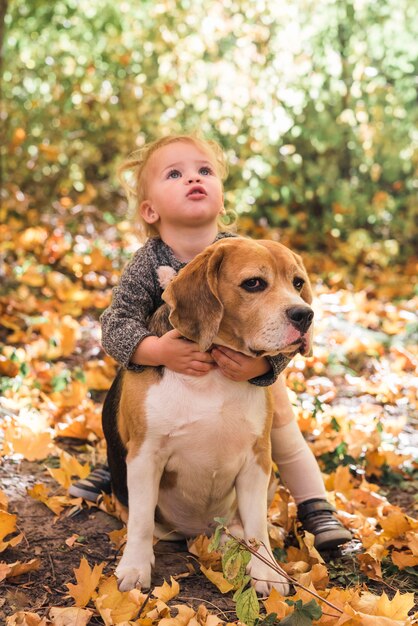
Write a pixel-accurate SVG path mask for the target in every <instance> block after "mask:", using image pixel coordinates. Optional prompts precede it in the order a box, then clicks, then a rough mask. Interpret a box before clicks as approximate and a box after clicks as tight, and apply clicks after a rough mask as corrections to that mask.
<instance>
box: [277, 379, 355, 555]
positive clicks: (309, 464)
mask: <svg viewBox="0 0 418 626" xmlns="http://www.w3.org/2000/svg"><path fill="white" fill-rule="evenodd" d="M271 390H272V394H273V402H274V417H273V427H272V431H271V444H272V456H273V460H274V462H275V463H276V464H277V467H278V469H279V472H280V477H281V479H282V481H283V483H284V484H285V485H286V487H287V488H288V489H289V491H290V493H291V494H292V496H293V498H294V500H295V502H296V504H297V505H298V518H299V520H300V521H301V522H302V525H303V528H304V529H305V530H307V531H308V532H311V533H313V534H314V535H315V547H316V548H317V549H318V550H329V549H332V548H336V547H337V546H339V545H341V544H343V543H345V542H347V541H350V539H351V538H352V537H351V533H350V532H349V531H348V530H347V529H346V528H344V526H343V525H342V524H341V523H340V522H339V520H338V519H337V518H336V517H335V515H334V508H333V507H332V506H331V505H330V504H329V503H328V502H327V495H326V490H325V486H324V481H323V480H322V475H321V471H320V469H319V466H318V463H317V462H316V459H315V456H314V454H313V453H312V451H311V449H310V448H309V446H308V444H307V443H306V441H305V439H304V437H303V435H302V433H301V431H300V429H299V427H298V425H297V423H296V420H295V416H294V413H293V409H292V405H291V404H290V401H289V397H288V395H287V389H286V385H285V383H284V380H283V378H282V377H281V376H280V377H279V378H278V380H277V381H276V382H275V383H274V385H273V386H272V388H271Z"/></svg>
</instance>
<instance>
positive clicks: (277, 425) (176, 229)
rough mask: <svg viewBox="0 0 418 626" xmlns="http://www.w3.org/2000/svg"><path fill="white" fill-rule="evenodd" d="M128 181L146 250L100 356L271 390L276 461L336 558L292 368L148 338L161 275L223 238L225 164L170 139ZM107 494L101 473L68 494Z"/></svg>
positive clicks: (332, 524) (206, 147) (336, 528)
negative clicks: (286, 377)
mask: <svg viewBox="0 0 418 626" xmlns="http://www.w3.org/2000/svg"><path fill="white" fill-rule="evenodd" d="M126 171H131V172H132V173H133V174H134V180H135V183H134V186H133V187H132V186H131V187H130V186H128V185H125V186H126V187H127V189H128V193H130V194H133V195H134V196H135V202H136V208H137V212H138V219H139V222H140V225H141V227H142V230H143V233H144V235H145V238H146V242H145V244H144V245H143V247H142V248H140V249H139V250H138V251H137V252H136V254H135V255H134V257H133V259H132V261H131V262H130V263H129V264H128V265H127V267H126V268H125V270H124V272H123V274H122V277H121V280H120V283H119V285H118V286H117V287H115V289H114V290H113V297H112V303H111V305H110V307H109V308H108V309H107V310H106V311H105V312H104V313H103V315H102V317H101V322H102V342H103V347H104V349H105V350H106V352H107V353H108V354H110V355H111V356H112V357H113V358H114V359H115V360H116V361H117V362H118V363H119V364H120V365H121V366H123V367H125V368H128V369H132V370H136V371H141V370H142V369H143V368H144V367H146V366H154V367H156V366H165V367H168V368H170V369H171V370H173V371H175V372H180V373H183V374H188V375H191V376H204V375H205V374H207V372H209V371H210V370H211V369H212V368H215V367H217V368H219V369H220V370H221V372H222V374H223V375H224V376H226V377H227V378H230V379H232V380H235V381H244V380H248V381H249V382H250V383H252V384H254V385H272V393H273V398H274V406H275V410H274V420H273V428H272V433H271V442H272V456H273V460H274V461H275V463H276V464H277V466H278V468H279V472H280V477H281V479H282V480H283V482H284V483H285V485H286V486H287V487H288V489H289V490H290V492H291V494H292V496H293V497H294V499H295V501H296V504H297V507H298V518H299V520H300V521H301V523H302V525H303V528H304V529H305V530H307V531H309V532H311V533H313V534H314V536H315V547H316V548H317V549H318V550H320V551H322V550H329V549H333V548H336V547H338V546H339V545H341V544H343V543H345V542H347V541H349V540H350V539H351V534H350V532H349V531H348V530H347V529H345V528H344V526H342V524H341V523H340V522H339V520H338V519H337V518H336V517H335V515H334V509H333V507H332V506H331V505H330V504H329V503H328V502H327V500H326V492H325V487H324V483H323V480H322V476H321V472H320V470H319V467H318V465H317V463H316V460H315V457H314V455H313V453H312V452H311V450H310V448H309V446H308V445H307V443H306V442H305V440H304V438H303V436H302V433H301V432H300V430H299V427H298V425H297V423H296V420H295V417H294V414H293V410H292V407H291V404H290V402H289V399H288V396H287V392H286V387H285V384H284V381H283V379H282V377H281V376H280V373H281V372H282V371H283V369H284V368H285V367H286V365H287V364H288V362H289V359H288V358H287V357H285V356H284V355H278V356H276V357H267V358H266V357H260V358H257V357H254V358H252V357H249V356H246V355H244V354H241V353H239V352H235V351H234V350H230V349H229V348H225V347H222V346H218V347H215V348H213V349H212V350H211V351H210V352H200V351H199V347H198V346H197V344H195V343H192V342H190V341H187V340H184V339H182V338H181V335H180V333H179V332H178V331H177V330H172V331H170V332H168V333H166V334H165V335H163V336H162V337H156V336H154V335H152V333H151V332H150V331H149V330H148V328H147V320H148V319H149V317H150V315H151V314H152V313H153V312H154V311H155V310H156V309H157V308H158V307H159V306H160V305H161V304H163V302H162V300H161V294H162V292H163V288H162V286H161V285H160V283H159V279H158V274H157V270H158V268H159V267H160V266H170V267H172V268H173V269H174V270H175V271H176V272H178V271H179V270H180V269H181V268H182V267H184V265H185V264H186V263H187V262H189V261H191V260H192V259H193V258H194V257H195V256H196V255H197V254H199V253H200V252H202V251H203V250H204V248H206V247H207V246H208V245H210V244H212V243H213V242H214V241H217V240H219V239H222V238H224V237H233V236H235V235H233V234H232V233H229V232H225V227H223V226H222V219H221V218H222V216H223V215H224V213H225V209H224V203H223V184H222V181H223V179H224V178H225V177H226V173H227V167H226V163H225V158H224V154H223V152H222V150H221V148H220V146H218V144H216V143H215V142H213V141H206V140H203V139H201V138H199V137H195V136H191V135H172V136H167V137H163V138H162V139H159V140H157V141H154V142H152V143H150V144H148V145H146V146H144V148H142V149H141V150H139V151H138V152H137V153H134V155H133V156H132V158H131V159H130V160H129V161H127V162H126V163H125V164H124V165H123V166H122V167H121V169H120V172H121V174H123V173H124V172H126ZM101 491H105V492H108V493H109V492H110V474H109V472H108V469H107V468H97V469H95V470H93V472H92V473H91V474H90V476H89V477H88V478H87V479H85V480H80V481H78V482H77V483H75V484H74V485H72V487H71V489H70V493H71V494H72V495H74V496H83V497H85V498H86V499H88V500H92V501H96V500H97V497H98V496H99V494H100V492H101Z"/></svg>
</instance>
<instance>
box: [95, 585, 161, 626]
mask: <svg viewBox="0 0 418 626" xmlns="http://www.w3.org/2000/svg"><path fill="white" fill-rule="evenodd" d="M146 597H147V596H146V595H145V594H143V593H141V592H140V591H139V589H133V590H132V591H119V589H118V582H117V580H116V577H115V576H109V578H105V579H103V580H102V581H101V582H100V584H99V588H98V591H97V597H96V599H95V605H96V609H97V610H98V611H99V613H100V615H101V617H102V619H103V621H104V622H105V624H106V626H112V625H113V624H119V623H120V622H129V621H130V620H133V619H135V617H136V616H137V615H138V612H139V609H140V607H141V606H142V604H143V603H144V601H145V600H146ZM154 602H155V601H154Z"/></svg>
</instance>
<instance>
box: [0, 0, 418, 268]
mask: <svg viewBox="0 0 418 626" xmlns="http://www.w3.org/2000/svg"><path fill="white" fill-rule="evenodd" d="M415 7H416V4H415V2H414V1H413V0H381V1H379V2H368V1H365V0H315V1H313V0H281V1H280V2H266V1H264V0H235V1H233V0H223V1H222V2H220V1H216V0H210V1H208V2H204V3H203V2H197V1H195V2H193V0H181V1H179V0H165V1H162V2H155V1H144V0H142V1H133V0H126V1H124V2H121V3H115V2H110V1H109V0H100V1H99V0H85V2H83V3H82V4H80V3H79V2H78V1H77V0H57V1H55V2H42V1H37V2H25V1H23V0H16V1H15V2H13V3H11V5H10V6H9V8H8V12H7V13H6V18H5V34H4V50H3V56H4V60H3V97H4V106H3V110H2V113H1V115H2V118H3V122H4V128H3V130H2V135H3V141H2V156H3V170H4V171H3V178H4V181H3V182H4V186H3V187H4V188H3V200H4V201H5V202H4V204H5V205H6V206H8V207H9V209H10V208H11V207H12V208H13V210H17V211H18V212H19V210H24V211H26V210H27V207H32V208H37V209H41V210H42V212H43V213H46V212H49V211H54V210H55V211H56V208H57V205H56V203H57V202H58V203H60V204H61V206H63V207H64V208H65V209H66V210H68V211H69V212H70V213H71V207H73V206H74V205H82V206H83V205H95V206H98V207H99V208H100V209H101V210H102V211H103V214H104V215H105V216H106V218H107V219H108V220H111V219H113V218H114V219H116V220H119V219H121V218H122V217H123V216H124V215H125V212H126V206H125V204H124V202H123V201H122V200H121V198H122V196H121V194H120V190H119V188H118V185H117V182H116V180H115V170H116V166H117V164H118V163H119V162H120V161H121V160H122V159H123V158H125V157H126V156H127V155H128V154H129V153H130V152H131V151H132V150H133V149H135V148H136V147H138V146H141V145H142V144H143V143H144V142H145V141H148V140H151V139H153V138H155V137H158V136H160V135H162V134H164V133H169V132H183V131H193V130H195V129H199V130H201V131H203V132H204V133H205V134H206V135H207V136H210V137H213V138H215V139H217V140H218V141H219V142H220V143H221V144H222V146H223V147H224V148H225V150H226V152H227V155H228V158H229V162H230V166H231V168H230V169H231V173H230V177H229V179H228V181H227V183H226V190H227V193H226V199H227V203H228V207H229V208H233V209H235V210H237V211H238V213H239V214H240V215H241V227H242V228H243V229H244V230H245V231H247V232H250V233H251V234H253V235H255V236H257V235H264V234H265V232H266V228H268V229H269V232H270V233H271V232H273V233H274V232H275V231H274V229H278V230H277V231H276V234H275V236H276V237H281V238H282V240H284V241H285V243H289V242H290V243H292V245H296V246H298V247H299V248H300V249H302V250H304V249H310V250H326V251H329V252H331V253H332V254H334V255H335V256H336V258H339V259H341V260H342V261H343V262H346V263H349V264H350V263H351V264H352V263H354V262H355V261H356V260H364V261H366V262H368V263H370V264H375V263H377V264H379V265H381V266H386V265H388V264H389V263H391V261H395V260H399V259H401V260H405V258H407V257H408V255H410V254H411V252H412V250H413V246H414V238H415V237H416V234H417V231H416V226H415V219H414V218H415V217H416V206H414V202H413V200H414V195H415V193H416V188H415V189H414V182H413V180H414V179H413V174H414V169H416V165H417V157H416V153H415V156H414V132H415V142H416V131H414V124H415V121H416V113H415V111H416V90H415V87H414V79H415V68H414V60H415V59H416V58H418V45H417V41H418V32H417V30H418V29H417V24H418V19H417V11H416V8H415ZM415 145H416V143H415ZM54 203H55V209H54V208H53V205H54ZM19 206H20V209H19ZM5 217H6V212H5V210H4V209H3V214H2V218H5ZM271 229H273V230H271Z"/></svg>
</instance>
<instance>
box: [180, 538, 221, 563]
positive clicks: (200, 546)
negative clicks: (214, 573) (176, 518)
mask: <svg viewBox="0 0 418 626" xmlns="http://www.w3.org/2000/svg"><path fill="white" fill-rule="evenodd" d="M210 542H211V539H210V538H209V537H206V535H198V536H197V537H196V539H194V540H193V541H191V542H190V543H188V545H187V549H188V551H189V552H190V553H191V554H194V555H195V556H197V558H198V559H199V563H200V564H201V565H204V567H211V568H212V569H214V568H216V569H219V570H220V569H221V554H220V552H216V551H214V552H209V544H210Z"/></svg>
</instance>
